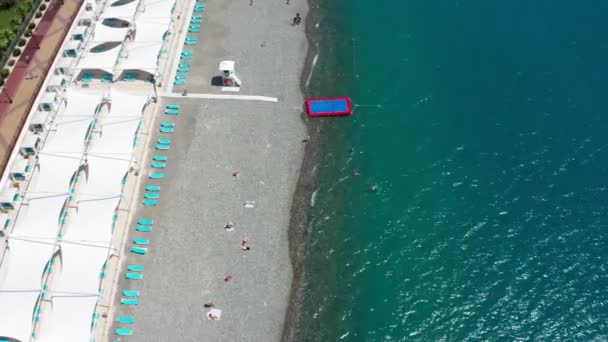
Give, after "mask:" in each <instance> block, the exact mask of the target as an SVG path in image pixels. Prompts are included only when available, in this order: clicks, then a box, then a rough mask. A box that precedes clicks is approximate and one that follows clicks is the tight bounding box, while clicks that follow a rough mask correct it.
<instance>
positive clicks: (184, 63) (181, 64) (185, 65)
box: [179, 61, 192, 67]
mask: <svg viewBox="0 0 608 342" xmlns="http://www.w3.org/2000/svg"><path fill="white" fill-rule="evenodd" d="M191 65H192V63H190V62H188V61H181V62H179V66H180V67H189V66H191Z"/></svg>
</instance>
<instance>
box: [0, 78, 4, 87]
mask: <svg viewBox="0 0 608 342" xmlns="http://www.w3.org/2000/svg"><path fill="white" fill-rule="evenodd" d="M3 85H4V80H3V79H0V87H2V86H3Z"/></svg>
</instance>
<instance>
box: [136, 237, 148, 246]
mask: <svg viewBox="0 0 608 342" xmlns="http://www.w3.org/2000/svg"><path fill="white" fill-rule="evenodd" d="M133 243H134V244H137V245H149V244H150V240H148V239H142V238H135V239H133Z"/></svg>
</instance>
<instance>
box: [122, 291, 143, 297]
mask: <svg viewBox="0 0 608 342" xmlns="http://www.w3.org/2000/svg"><path fill="white" fill-rule="evenodd" d="M122 295H123V296H125V297H139V291H137V290H122Z"/></svg>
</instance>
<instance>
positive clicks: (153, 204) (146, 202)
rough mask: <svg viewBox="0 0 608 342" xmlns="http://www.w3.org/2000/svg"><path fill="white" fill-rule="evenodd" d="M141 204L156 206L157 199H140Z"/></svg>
mask: <svg viewBox="0 0 608 342" xmlns="http://www.w3.org/2000/svg"><path fill="white" fill-rule="evenodd" d="M142 204H143V205H146V206H148V207H156V206H157V205H158V201H157V200H150V199H145V200H143V201H142Z"/></svg>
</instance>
